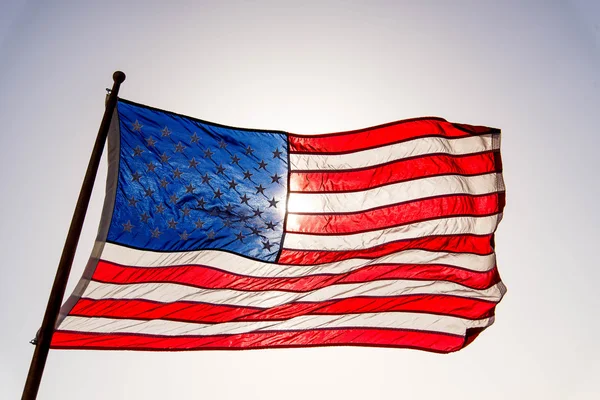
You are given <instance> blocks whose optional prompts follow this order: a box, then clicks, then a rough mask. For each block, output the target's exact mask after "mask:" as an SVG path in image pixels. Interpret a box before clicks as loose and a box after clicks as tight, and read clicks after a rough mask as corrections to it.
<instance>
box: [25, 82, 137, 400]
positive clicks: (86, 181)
mask: <svg viewBox="0 0 600 400" xmlns="http://www.w3.org/2000/svg"><path fill="white" fill-rule="evenodd" d="M113 81H114V84H113V87H112V91H111V92H110V96H109V97H108V101H107V102H106V109H105V110H104V116H103V117H102V122H101V123H100V129H99V130H98V136H97V137H96V143H95V144H94V149H93V150H92V155H91V157H90V162H89V164H88V168H87V171H86V173H85V178H83V184H82V185H81V191H80V192H79V198H78V199H77V205H76V206H75V212H74V213H73V219H72V220H71V226H70V228H69V233H68V234H67V240H66V241H65V246H64V248H63V252H62V256H61V257H60V262H59V263H58V270H57V271H56V276H55V278H54V284H53V285H52V291H51V292H50V298H49V299H48V305H47V306H46V313H45V314H44V320H43V322H42V326H41V328H40V331H39V334H38V337H37V343H36V346H35V351H34V352H33V357H32V359H31V365H30V366H29V373H28V374H27V381H26V382H25V387H24V388H23V396H22V397H21V399H23V400H34V399H35V398H36V397H37V393H38V390H39V388H40V382H41V381H42V374H43V373H44V366H45V365H46V359H47V358H48V351H49V350H50V342H51V341H52V335H53V334H54V325H55V324H56V318H57V317H58V313H59V311H60V306H61V303H62V299H63V296H64V294H65V288H66V286H67V280H68V278H69V273H70V272H71V265H72V264H73V258H74V257H75V250H76V249H77V243H78V242H79V236H80V235H81V228H82V227H83V221H84V219H85V213H86V211H87V208H88V204H89V202H90V197H91V195H92V188H93V187H94V180H95V179H96V173H97V172H98V165H99V164H100V158H101V157H102V151H103V150H104V143H105V142H106V137H107V135H108V129H109V127H110V120H111V117H112V114H113V111H114V109H115V106H116V105H117V95H118V94H119V87H120V86H121V83H123V81H125V74H124V73H123V72H121V71H116V72H115V73H114V74H113Z"/></svg>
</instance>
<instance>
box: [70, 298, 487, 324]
mask: <svg viewBox="0 0 600 400" xmlns="http://www.w3.org/2000/svg"><path fill="white" fill-rule="evenodd" d="M495 306H496V303H493V302H489V301H483V300H478V299H471V298H466V297H456V296H444V295H416V294H415V295H405V296H396V297H351V298H347V299H339V300H328V301H323V302H316V303H302V302H298V303H290V304H284V305H281V306H277V307H271V308H265V309H262V308H256V307H236V306H227V305H219V304H207V303H194V302H189V301H179V302H173V303H159V302H155V301H149V300H121V299H117V300H115V299H105V300H92V299H85V298H83V299H80V300H79V301H78V302H77V304H75V306H74V307H73V309H72V310H71V312H70V313H69V315H72V316H80V317H106V318H128V319H144V320H146V319H148V320H150V319H165V320H171V321H181V322H195V323H207V324H209V323H224V322H242V321H245V322H251V321H282V320H286V319H289V318H294V317H298V316H302V315H341V314H358V313H375V312H391V311H405V312H427V313H433V314H440V315H451V316H455V317H460V318H468V319H481V318H487V317H490V316H492V315H493V313H494V307H495Z"/></svg>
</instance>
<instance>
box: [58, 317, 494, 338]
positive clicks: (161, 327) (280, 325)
mask: <svg viewBox="0 0 600 400" xmlns="http://www.w3.org/2000/svg"><path fill="white" fill-rule="evenodd" d="M493 322H494V319H493V317H492V318H484V319H480V320H468V319H464V318H458V317H449V316H440V315H433V314H421V313H408V312H384V313H365V314H345V315H305V316H300V317H296V318H292V319H289V320H286V321H258V322H225V323H221V324H196V323H191V322H177V321H165V320H150V321H146V320H144V321H139V320H131V319H111V318H87V317H67V318H65V320H64V321H63V322H62V323H61V325H60V327H59V329H61V330H68V331H75V332H96V333H137V334H147V335H165V336H182V335H194V336H211V335H234V334H242V333H249V332H261V331H295V330H308V329H324V328H331V329H335V328H388V329H414V330H423V331H430V332H440V333H448V334H453V335H464V334H465V331H466V329H468V328H483V327H487V326H489V325H491V324H492V323H493Z"/></svg>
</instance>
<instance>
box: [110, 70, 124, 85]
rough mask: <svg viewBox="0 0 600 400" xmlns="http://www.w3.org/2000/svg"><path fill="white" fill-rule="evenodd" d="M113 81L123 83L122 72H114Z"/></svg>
mask: <svg viewBox="0 0 600 400" xmlns="http://www.w3.org/2000/svg"><path fill="white" fill-rule="evenodd" d="M113 81H115V82H116V83H119V84H121V83H123V81H125V73H124V72H122V71H115V73H114V74H113Z"/></svg>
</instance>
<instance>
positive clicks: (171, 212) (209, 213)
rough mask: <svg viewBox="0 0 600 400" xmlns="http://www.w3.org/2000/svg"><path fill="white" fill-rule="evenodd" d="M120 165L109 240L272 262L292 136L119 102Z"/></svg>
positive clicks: (279, 234)
mask: <svg viewBox="0 0 600 400" xmlns="http://www.w3.org/2000/svg"><path fill="white" fill-rule="evenodd" d="M117 108H118V113H119V119H120V132H121V139H120V161H119V177H118V179H119V181H118V187H117V193H116V198H115V207H114V211H113V216H112V220H111V225H110V229H109V233H108V241H110V242H114V243H118V244H122V245H125V246H130V247H135V248H140V249H148V250H154V251H190V250H199V249H218V250H225V251H230V252H233V253H237V254H240V255H243V256H247V257H252V258H255V259H259V260H263V261H271V262H272V261H275V260H276V257H277V254H278V252H279V250H280V247H281V241H282V236H283V221H284V217H285V206H286V198H287V182H288V154H287V137H286V135H285V133H283V132H265V131H258V130H247V129H236V128H230V127H224V126H220V125H216V124H211V123H207V122H203V121H198V120H195V119H191V118H187V117H182V116H179V115H176V114H172V113H168V112H165V111H158V110H155V109H151V108H147V107H143V106H139V105H135V104H131V103H129V102H124V101H119V103H118V105H117Z"/></svg>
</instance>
